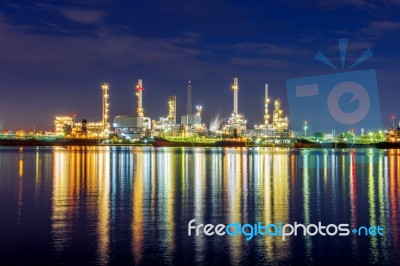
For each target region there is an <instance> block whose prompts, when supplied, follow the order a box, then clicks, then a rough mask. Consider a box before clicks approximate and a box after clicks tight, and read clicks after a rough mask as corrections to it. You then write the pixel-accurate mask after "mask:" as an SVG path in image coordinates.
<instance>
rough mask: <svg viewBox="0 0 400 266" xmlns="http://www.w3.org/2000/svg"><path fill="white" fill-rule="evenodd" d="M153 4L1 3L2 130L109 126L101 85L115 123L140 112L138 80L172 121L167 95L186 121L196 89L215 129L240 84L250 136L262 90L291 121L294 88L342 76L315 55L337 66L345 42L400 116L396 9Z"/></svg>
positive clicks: (148, 107)
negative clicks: (59, 119) (66, 119)
mask: <svg viewBox="0 0 400 266" xmlns="http://www.w3.org/2000/svg"><path fill="white" fill-rule="evenodd" d="M153 3H154V4H152V3H148V2H146V1H138V2H135V3H132V2H130V1H120V2H119V4H115V2H114V3H113V2H111V1H107V0H105V1H84V2H82V3H79V4H67V5H58V4H53V3H52V2H51V1H20V2H18V3H7V4H1V5H0V35H1V36H2V38H1V41H0V51H1V54H2V56H1V57H0V60H1V66H0V78H1V80H2V84H1V85H0V86H1V88H2V91H3V95H2V97H1V99H0V130H4V129H10V130H17V129H25V130H33V127H34V126H35V127H36V129H37V130H53V128H54V125H53V120H54V117H55V116H56V115H59V114H71V113H77V115H78V116H77V119H83V118H86V119H88V120H89V121H100V119H101V87H100V86H101V83H102V82H108V83H109V84H110V104H111V120H110V121H112V118H113V117H114V116H116V115H127V114H132V115H134V113H135V108H136V106H135V98H134V86H135V85H136V82H137V80H138V79H143V86H144V92H143V107H144V112H145V116H149V117H151V118H152V119H158V118H159V117H160V116H165V115H166V113H167V99H168V96H170V95H176V96H177V105H178V110H177V115H178V117H180V115H183V114H184V113H185V109H186V89H187V82H188V80H191V82H192V103H193V106H195V105H202V106H203V110H204V111H203V121H204V123H206V124H207V125H209V124H210V121H211V120H212V119H213V117H215V116H216V114H218V113H219V114H220V117H222V118H223V117H228V116H229V115H230V114H231V112H232V91H231V89H230V88H231V85H232V82H233V78H234V77H238V78H239V111H240V112H241V113H243V114H244V115H245V116H246V118H247V120H248V121H249V123H248V128H253V126H254V124H258V123H260V122H262V121H263V109H264V107H263V97H264V84H265V83H268V84H269V88H270V97H271V98H273V99H275V98H280V99H281V100H282V104H283V110H284V111H285V113H288V111H289V110H288V109H289V108H288V103H287V96H286V80H287V79H291V78H298V77H302V76H315V75H321V74H331V73H337V72H338V71H336V70H333V69H330V68H329V67H327V66H325V65H323V64H321V63H320V62H318V61H316V60H315V59H314V56H315V54H316V53H317V51H318V50H320V51H321V52H323V53H324V54H325V55H327V57H328V58H329V59H330V60H331V61H332V62H333V63H334V64H335V65H338V66H339V65H340V56H339V50H338V46H337V43H338V42H337V40H338V39H341V38H344V39H348V40H349V43H348V53H347V57H346V64H345V68H344V71H347V70H348V67H349V66H350V65H351V64H352V63H353V62H354V61H355V60H356V59H357V58H358V57H359V56H360V55H361V54H362V53H363V52H364V51H365V50H366V49H368V48H370V49H371V50H372V52H373V54H374V56H373V57H372V58H370V59H368V60H367V61H365V62H363V63H362V64H360V65H359V66H357V67H355V68H353V69H352V70H364V69H375V70H376V73H377V79H378V89H379V97H380V104H381V113H382V120H383V126H384V127H387V126H388V125H389V121H390V115H391V114H395V115H396V116H397V117H399V116H400V112H399V110H398V109H397V108H396V107H397V105H398V104H397V99H398V98H399V96H400V92H399V91H398V90H396V87H397V84H399V83H400V82H399V81H400V80H399V77H398V75H397V72H398V71H399V70H400V63H399V62H400V60H399V55H398V53H396V51H397V49H398V48H397V47H398V44H399V32H400V21H399V19H398V12H399V9H400V3H399V2H398V1H396V0H388V1H385V2H384V3H381V2H372V3H370V2H367V1H335V2H333V3H331V2H325V1H322V2H320V1H306V2H304V3H302V4H299V3H292V2H291V1H284V2H283V3H279V2H278V1H273V2H272V3H265V2H264V1H256V2H253V3H252V4H250V3H247V2H242V1H227V0H224V1H218V2H217V3H214V2H212V3H207V2H197V1H186V2H184V3H173V4H167V3H165V2H163V1H155V2H153ZM340 71H343V70H341V69H340V70H339V72H340Z"/></svg>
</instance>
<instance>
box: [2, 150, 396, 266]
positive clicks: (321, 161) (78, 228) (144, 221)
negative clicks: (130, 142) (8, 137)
mask: <svg viewBox="0 0 400 266" xmlns="http://www.w3.org/2000/svg"><path fill="white" fill-rule="evenodd" d="M399 166H400V150H377V149H357V150H333V149H304V150H287V149H261V148H253V149H246V148H230V149H228V148H157V149H155V148H150V147H140V148H139V147H70V148H62V147H53V148H34V147H33V148H28V147H26V148H24V149H23V150H19V149H18V148H13V147H11V148H10V147H8V148H7V147H0V215H1V216H0V264H1V265H3V264H4V263H7V264H16V263H23V262H25V263H27V262H29V263H30V264H39V263H42V264H43V263H52V264H66V265H69V264H71V265H72V264H74V265H78V264H80V265H82V264H97V265H104V264H117V263H124V264H127V263H128V264H153V265H154V264H178V263H179V264H193V263H196V264H227V263H229V264H245V263H246V264H247V263H258V264H277V265H282V264H288V265H290V264H296V265H299V264H324V265H326V264H338V263H353V264H378V263H379V264H388V265H389V264H391V265H393V264H400V232H399V230H400V221H399V213H400V203H399V198H400V180H399V176H400V168H399ZM192 219H196V223H197V224H199V223H203V224H206V223H211V224H214V225H217V224H229V223H234V222H238V223H241V224H245V223H250V224H254V223H257V222H258V221H260V222H263V223H265V224H268V223H279V222H282V224H286V223H291V224H293V223H294V222H298V223H304V224H306V225H307V224H317V223H318V222H322V223H323V224H325V225H327V224H331V223H334V224H341V223H347V224H349V225H350V228H358V227H360V226H366V227H369V226H372V225H379V226H381V227H383V228H384V235H383V236H375V237H373V236H358V235H356V234H353V233H352V234H350V235H349V236H325V237H323V236H312V237H311V236H303V235H298V236H290V237H288V238H287V239H286V240H285V241H282V239H281V238H280V237H272V236H255V237H254V238H253V239H251V240H249V241H247V240H246V239H245V237H244V236H235V237H230V236H227V235H225V236H216V235H213V236H205V235H204V234H201V235H199V236H197V237H195V236H188V222H189V221H190V220H192Z"/></svg>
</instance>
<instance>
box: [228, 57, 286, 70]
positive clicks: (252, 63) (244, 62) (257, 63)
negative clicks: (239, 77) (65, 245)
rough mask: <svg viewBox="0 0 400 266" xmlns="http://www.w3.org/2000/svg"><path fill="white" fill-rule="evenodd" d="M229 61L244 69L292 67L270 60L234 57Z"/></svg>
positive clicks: (284, 62) (282, 61) (281, 61)
mask: <svg viewBox="0 0 400 266" xmlns="http://www.w3.org/2000/svg"><path fill="white" fill-rule="evenodd" d="M229 61H230V63H231V64H234V65H238V66H244V67H271V68H288V67H291V66H292V64H291V63H290V62H287V61H284V60H279V59H270V58H248V57H233V58H231V59H230V60H229Z"/></svg>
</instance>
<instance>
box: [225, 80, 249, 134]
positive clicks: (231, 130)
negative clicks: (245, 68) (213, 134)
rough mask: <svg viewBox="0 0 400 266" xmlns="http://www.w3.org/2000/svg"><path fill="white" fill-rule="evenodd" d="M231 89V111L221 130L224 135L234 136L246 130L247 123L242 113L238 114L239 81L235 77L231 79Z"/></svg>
mask: <svg viewBox="0 0 400 266" xmlns="http://www.w3.org/2000/svg"><path fill="white" fill-rule="evenodd" d="M232 91H233V112H232V115H231V117H230V118H229V120H228V123H227V124H226V125H224V126H223V127H222V130H223V132H224V134H225V135H228V136H234V137H236V136H237V135H240V134H243V133H244V132H245V131H246V123H247V121H246V120H245V119H244V117H243V115H242V114H239V108H238V105H239V97H238V91H239V82H238V78H237V77H235V78H234V79H233V85H232Z"/></svg>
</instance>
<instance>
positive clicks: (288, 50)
mask: <svg viewBox="0 0 400 266" xmlns="http://www.w3.org/2000/svg"><path fill="white" fill-rule="evenodd" d="M230 48H231V49H233V50H236V51H238V52H240V53H250V54H260V53H262V54H271V55H292V54H295V53H296V49H294V48H292V47H285V46H280V45H276V44H271V43H254V42H243V43H236V44H234V45H232V46H230Z"/></svg>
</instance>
